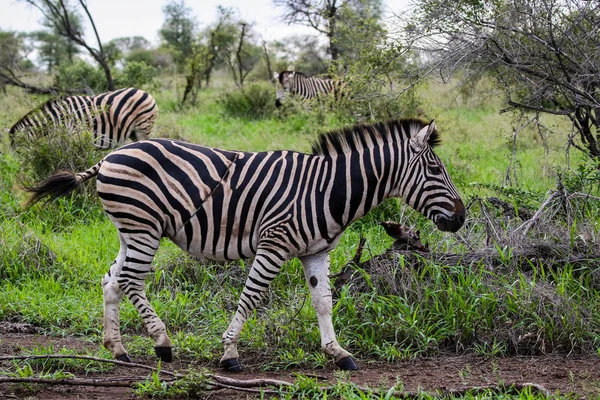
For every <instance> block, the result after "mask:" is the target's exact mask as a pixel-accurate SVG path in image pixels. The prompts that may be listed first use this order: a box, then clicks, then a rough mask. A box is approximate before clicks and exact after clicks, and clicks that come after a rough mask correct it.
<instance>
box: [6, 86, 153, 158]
mask: <svg viewBox="0 0 600 400" xmlns="http://www.w3.org/2000/svg"><path fill="white" fill-rule="evenodd" d="M157 116H158V107H157V105H156V102H155V100H154V98H153V97H152V96H151V95H150V94H149V93H147V92H145V91H143V90H139V89H134V88H129V89H121V90H117V91H114V92H107V93H103V94H100V95H98V96H69V97H63V98H57V99H51V100H48V101H47V102H46V103H44V104H42V105H41V106H40V107H38V108H37V109H35V110H32V111H30V112H29V113H28V114H26V115H25V116H24V117H23V118H21V119H20V120H19V121H18V122H17V123H15V124H14V125H13V126H12V127H11V129H10V131H9V134H10V137H11V144H13V145H14V136H15V134H16V133H17V132H19V131H25V132H26V133H27V134H28V135H29V136H30V137H31V136H33V134H34V133H36V132H39V131H40V130H41V129H46V128H47V127H48V126H59V125H68V124H70V123H83V124H85V125H86V126H88V127H89V128H90V129H91V130H92V134H93V143H94V146H96V147H97V148H100V149H109V148H115V147H118V146H119V145H121V144H122V143H123V142H125V140H127V139H128V138H130V139H132V140H142V139H146V138H147V137H148V136H149V134H150V132H151V131H152V127H153V126H154V122H155V121H156V118H157Z"/></svg>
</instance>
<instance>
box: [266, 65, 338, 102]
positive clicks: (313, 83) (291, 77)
mask: <svg viewBox="0 0 600 400" xmlns="http://www.w3.org/2000/svg"><path fill="white" fill-rule="evenodd" d="M274 76H275V79H276V80H277V81H278V88H277V99H276V100H275V105H276V106H277V107H280V106H281V105H282V104H283V100H285V96H286V94H287V93H291V94H295V95H299V96H301V97H303V98H304V99H313V98H315V97H319V96H324V95H328V94H332V95H333V96H337V95H340V94H341V93H342V90H343V88H344V86H345V85H344V82H343V81H342V80H341V79H337V80H334V79H327V78H320V77H316V76H313V77H308V76H306V75H305V74H303V73H302V72H297V71H282V72H279V73H277V72H275V74H274Z"/></svg>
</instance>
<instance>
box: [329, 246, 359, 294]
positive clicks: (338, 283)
mask: <svg viewBox="0 0 600 400" xmlns="http://www.w3.org/2000/svg"><path fill="white" fill-rule="evenodd" d="M365 242H366V238H365V237H364V236H361V238H360V241H359V242H358V247H357V248H356V253H355V254H354V258H352V260H350V261H348V263H346V265H344V268H342V270H341V271H340V272H339V273H337V274H334V275H331V276H330V278H335V281H333V286H334V292H336V293H338V292H339V289H340V288H341V287H342V286H344V285H345V284H346V282H348V281H349V280H350V279H351V278H352V275H354V272H355V271H356V267H357V266H359V263H360V258H361V257H362V251H363V247H364V245H365Z"/></svg>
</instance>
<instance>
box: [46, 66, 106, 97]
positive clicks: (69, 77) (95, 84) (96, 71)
mask: <svg viewBox="0 0 600 400" xmlns="http://www.w3.org/2000/svg"><path fill="white" fill-rule="evenodd" d="M54 84H55V85H56V86H57V87H59V88H64V89H69V88H86V89H88V90H89V91H90V92H94V93H100V92H105V91H106V90H107V89H108V85H107V83H106V76H105V75H104V74H103V72H102V70H101V69H100V68H97V67H94V66H93V65H90V64H88V63H87V62H85V61H83V60H78V61H76V62H75V63H73V64H66V65H61V66H60V67H59V68H58V69H57V71H56V75H55V76H54Z"/></svg>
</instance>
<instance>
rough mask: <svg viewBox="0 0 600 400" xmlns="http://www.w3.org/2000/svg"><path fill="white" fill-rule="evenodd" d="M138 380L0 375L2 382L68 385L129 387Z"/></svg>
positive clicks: (0, 382) (0, 381)
mask: <svg viewBox="0 0 600 400" xmlns="http://www.w3.org/2000/svg"><path fill="white" fill-rule="evenodd" d="M137 382H138V380H137V379H132V380H131V381H122V380H111V379H85V378H66V379H53V378H22V377H12V376H0V384H2V383H42V384H45V385H68V386H110V387H131V386H133V385H134V384H136V383H137Z"/></svg>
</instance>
